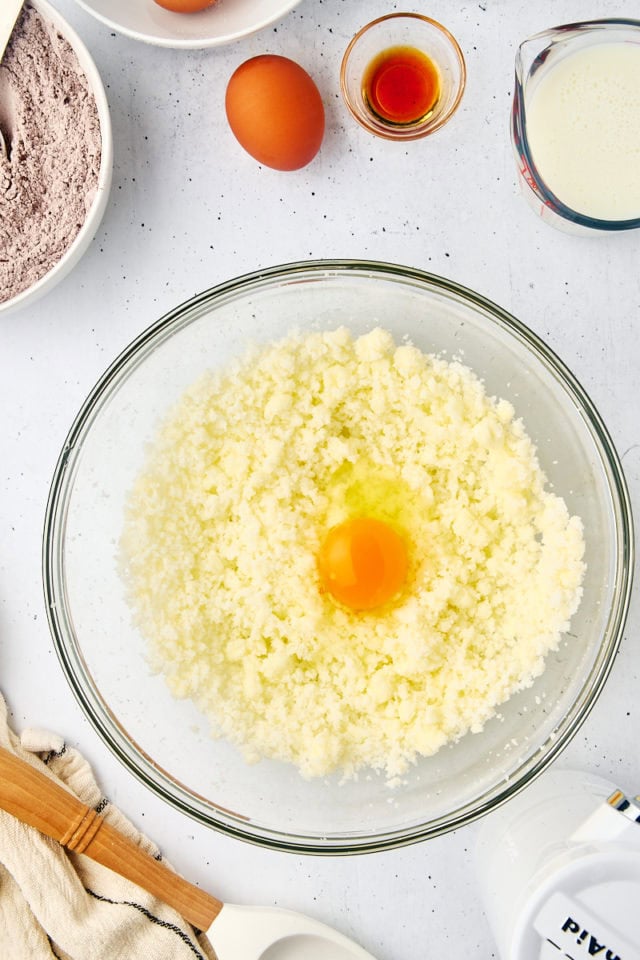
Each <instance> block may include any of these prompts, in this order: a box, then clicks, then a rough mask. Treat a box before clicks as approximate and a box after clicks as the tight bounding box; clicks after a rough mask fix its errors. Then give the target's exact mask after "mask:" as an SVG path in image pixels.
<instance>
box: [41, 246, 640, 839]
mask: <svg viewBox="0 0 640 960" xmlns="http://www.w3.org/2000/svg"><path fill="white" fill-rule="evenodd" d="M632 555H633V540H632V527H631V517H630V508H629V501H628V495H627V489H626V485H625V481H624V477H623V474H622V471H621V468H620V463H619V460H618V457H617V455H616V452H615V449H614V447H613V445H612V442H611V440H610V438H609V436H608V434H607V431H606V429H605V427H604V425H603V424H602V421H601V420H600V417H599V416H598V414H597V412H596V410H595V409H594V407H593V405H592V403H591V402H590V400H589V398H588V397H587V396H586V394H585V393H584V391H583V390H582V388H581V387H580V385H579V384H578V383H577V382H576V381H575V379H574V377H573V376H572V375H571V373H570V372H569V371H568V370H567V368H566V367H565V366H564V365H563V363H562V362H561V361H560V360H559V359H558V358H557V357H556V356H555V355H554V354H553V353H552V352H551V351H550V350H549V348H548V347H547V346H546V345H545V344H544V343H543V342H542V341H540V340H539V339H538V338H537V337H536V336H535V335H534V334H533V333H532V332H531V331H530V330H528V329H527V328H526V327H524V326H523V325H522V324H521V323H519V322H518V321H517V320H516V319H515V318H514V317H512V316H511V315H510V314H508V313H506V312H505V311H504V310H502V309H501V308H499V307H498V306H496V305H495V304H493V303H491V302H490V301H487V300H486V299H485V298H483V297H482V296H480V295H479V294H477V293H474V292H473V291H470V290H468V289H465V288H463V287H461V286H459V285H457V284H455V283H453V282H451V281H447V280H443V279H442V278H439V277H434V276H432V275H429V274H426V273H424V272H422V271H419V270H414V269H411V268H408V267H402V266H396V265H391V264H381V263H373V262H366V261H318V262H307V263H298V264H288V265H285V266H281V267H274V268H272V269H268V270H264V271H261V272H259V273H255V274H250V275H247V276H244V277H240V278H238V279H235V280H232V281H229V282H228V283H224V284H221V285H219V286H217V287H215V288H213V289H212V290H208V291H206V292H205V293H203V294H201V295H200V296H198V297H195V298H194V299H193V300H191V301H189V302H188V303H186V304H183V305H181V306H179V307H178V308H176V310H174V311H172V312H171V313H169V314H168V315H166V316H165V317H163V318H162V319H160V320H159V321H158V322H157V323H156V324H154V325H153V326H152V327H151V328H149V329H148V330H146V331H145V332H144V333H142V334H141V336H140V337H139V338H138V339H137V340H136V341H134V343H132V344H131V345H130V347H128V348H127V349H126V350H125V351H124V353H123V354H122V355H121V356H120V357H119V358H117V359H116V360H115V361H114V362H113V364H112V365H111V366H110V367H109V369H108V370H107V371H106V373H105V374H104V376H103V378H102V379H101V381H100V382H99V383H98V384H97V385H96V387H95V389H94V390H93V392H92V394H91V396H90V397H89V398H88V399H87V401H86V403H85V405H84V406H83V408H82V410H81V411H80V412H79V414H78V417H77V418H76V421H75V423H74V424H73V425H72V427H71V430H70V433H69V436H68V438H67V441H66V443H65V446H64V450H63V452H62V454H61V457H60V461H59V464H58V466H57V469H56V472H55V476H54V478H53V483H52V487H51V495H50V500H49V505H48V510H47V517H46V529H45V542H44V571H45V591H46V599H47V608H48V613H49V620H50V625H51V629H52V632H53V636H54V641H55V645H56V649H57V651H58V654H59V656H60V659H61V662H62V665H63V668H64V670H65V673H66V675H67V677H68V679H69V682H70V684H71V686H72V688H73V690H74V692H75V694H76V696H77V697H78V699H79V701H80V703H81V704H82V706H83V707H84V709H85V711H86V713H87V716H88V717H89V718H90V720H91V721H92V723H93V724H94V726H95V727H96V729H97V730H98V732H99V733H100V734H101V736H102V737H103V738H104V739H105V741H106V742H107V744H108V745H109V746H110V747H111V749H112V750H113V751H114V752H115V753H116V755H117V756H118V757H119V758H120V759H121V760H122V762H123V763H124V764H125V765H126V766H127V767H128V768H129V769H130V770H131V772H132V773H133V774H134V775H135V776H137V777H139V778H140V779H141V780H142V781H143V782H145V783H146V784H147V785H148V786H149V787H150V788H151V789H153V790H154V791H156V792H157V793H158V794H159V795H160V796H161V797H163V798H164V799H165V800H167V801H168V802H169V803H171V804H173V805H174V806H176V807H178V808H179V809H182V810H183V811H185V812H187V813H188V814H190V815H191V816H193V817H195V818H197V819H198V820H200V821H202V822H204V823H207V824H210V825H211V826H212V827H215V828H217V829H219V830H222V831H224V832H226V833H228V834H230V835H234V836H238V837H241V838H243V839H246V840H250V841H253V842H256V843H260V844H264V845H267V846H273V847H276V848H280V849H284V850H297V851H306V852H316V853H356V852H361V851H369V850H376V849H383V848H388V847H393V846H398V845H401V844H404V843H409V842H413V841H416V840H420V839H424V838H428V837H432V836H435V835H436V834H438V833H442V832H444V831H446V830H450V829H453V828H454V827H456V826H459V825H461V824H463V823H466V822H469V821H470V820H472V819H474V818H475V817H478V816H480V815H481V814H483V813H485V812H487V811H488V810H490V809H492V808H493V807H494V806H495V805H497V804H499V803H501V802H502V801H504V800H505V799H507V798H508V797H509V796H511V795H512V794H513V793H514V792H516V791H517V790H519V789H520V788H522V787H523V786H524V785H526V784H527V783H528V782H530V781H531V779H532V778H534V777H535V776H537V775H538V774H539V773H540V772H541V771H542V770H543V769H544V768H545V767H546V766H547V765H548V764H549V763H550V762H551V761H552V760H553V759H554V757H556V756H557V755H558V753H559V752H560V751H561V750H562V748H563V747H564V746H565V745H566V744H567V743H568V742H569V740H570V739H571V737H572V736H573V734H574V733H575V731H576V730H577V729H578V727H579V725H580V723H581V722H582V720H584V718H585V717H586V715H587V713H588V712H589V709H590V708H591V706H592V705H593V703H594V702H595V699H596V698H597V695H598V693H599V692H600V690H601V688H602V685H603V683H604V681H605V679H606V677H607V675H608V673H609V670H610V667H611V665H612V661H613V657H614V655H615V652H616V650H617V647H618V644H619V641H620V638H621V633H622V629H623V624H624V621H625V617H626V612H627V607H628V602H629V592H630V587H631V570H632V559H633V556H632ZM550 587H553V589H550ZM541 598H543V602H542V600H541ZM542 636H544V638H546V639H544V642H543V643H542V644H541V645H540V637H542ZM496 638H500V639H499V640H498V639H496Z"/></svg>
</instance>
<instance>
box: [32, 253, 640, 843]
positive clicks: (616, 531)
mask: <svg viewBox="0 0 640 960" xmlns="http://www.w3.org/2000/svg"><path fill="white" fill-rule="evenodd" d="M340 325H346V326H348V327H349V328H350V329H351V331H352V332H353V333H354V335H358V334H361V333H364V332H366V331H368V330H370V329H371V328H373V327H375V326H382V327H385V328H387V329H388V330H389V331H391V332H392V333H393V334H394V336H395V337H396V339H397V340H399V339H401V338H403V337H409V338H410V339H411V340H412V341H413V342H414V343H415V344H416V345H417V346H419V347H420V348H421V349H422V350H423V351H425V352H428V353H440V352H445V353H446V354H447V355H449V356H452V355H461V356H462V358H463V360H464V362H465V363H466V364H467V365H468V366H469V367H471V368H472V369H473V370H474V371H475V372H476V374H477V375H478V376H480V377H481V378H482V380H483V381H484V383H485V386H486V390H487V393H488V394H489V395H495V396H499V397H503V398H505V399H507V400H510V401H511V402H512V403H513V405H514V407H515V409H516V413H517V415H518V416H520V417H521V418H522V419H523V421H524V424H525V427H526V430H527V432H528V434H529V435H530V437H531V438H532V439H533V441H534V443H535V444H536V446H537V448H538V454H539V458H540V461H541V465H542V467H543V469H544V471H545V472H546V474H547V477H548V479H549V482H550V483H551V484H552V485H553V488H554V490H555V492H556V493H558V494H560V495H561V496H563V497H564V499H565V500H566V502H567V505H568V507H569V510H570V512H571V513H573V514H577V515H579V516H580V517H581V518H582V520H583V522H584V530H585V540H586V562H587V574H586V580H585V584H584V597H583V600H582V603H581V605H580V607H579V610H578V611H577V613H576V614H575V615H574V617H573V619H572V622H571V629H570V636H569V637H566V638H564V639H563V642H562V643H561V644H560V647H559V649H558V650H557V651H556V652H555V653H551V654H550V655H549V656H548V658H547V664H546V669H545V671H544V674H543V675H542V676H541V677H540V678H539V679H538V680H537V681H536V682H535V683H534V684H533V686H531V687H530V688H529V689H526V690H523V691H521V692H519V693H518V694H516V695H515V696H513V697H512V698H511V699H510V700H509V701H508V702H507V703H506V704H504V706H502V707H501V709H500V713H501V718H496V719H493V720H491V721H490V722H489V723H487V724H486V726H485V728H484V730H483V731H482V732H481V733H477V734H467V735H466V736H464V737H463V738H462V739H460V740H459V741H458V742H457V743H454V744H451V745H449V746H445V747H444V748H442V749H441V750H440V751H439V752H438V753H436V754H435V755H434V756H431V757H425V758H423V759H422V760H420V761H419V762H418V763H417V764H416V765H415V766H413V767H411V769H410V771H409V773H408V774H407V775H406V776H405V777H404V782H403V784H402V786H401V787H400V788H399V789H396V790H392V789H390V788H389V787H388V786H387V784H386V782H385V778H384V775H383V774H380V775H379V776H378V775H377V774H375V773H371V774H369V773H367V774H366V775H365V774H361V775H360V777H359V778H358V779H357V780H352V781H347V782H344V783H341V782H340V778H339V777H338V776H336V777H327V778H322V779H313V780H304V779H303V778H302V777H301V776H300V774H299V773H298V771H297V770H296V769H295V768H294V767H293V766H290V765H287V764H285V763H281V762H276V761H271V760H262V761H260V762H259V763H257V764H253V765H252V764H248V763H246V762H245V761H244V760H243V759H242V757H241V756H240V754H239V752H238V751H237V750H236V749H235V748H234V747H232V746H231V745H230V744H229V743H228V742H226V741H224V740H215V739H212V738H211V736H210V733H209V727H208V722H207V721H206V720H205V719H204V718H203V717H202V716H201V715H199V713H198V711H197V709H196V708H195V707H194V706H193V704H192V703H190V702H189V701H186V700H178V699H174V698H173V697H172V696H171V694H170V693H169V691H168V688H167V687H166V686H165V682H164V680H163V679H162V677H161V676H158V675H155V674H154V673H152V672H151V670H150V669H149V667H148V665H147V659H146V655H145V643H144V641H143V638H142V637H141V635H140V634H139V633H138V631H137V630H136V629H135V627H134V626H133V624H132V618H131V614H130V610H129V607H128V604H127V599H126V584H125V583H124V582H123V579H122V577H121V575H120V572H119V569H118V558H117V552H118V538H119V534H120V530H121V528H122V520H123V509H124V505H125V502H126V499H127V496H128V491H129V490H130V488H131V486H132V482H133V480H134V478H135V476H136V475H137V473H138V471H139V470H140V468H141V466H142V463H143V457H144V454H145V445H146V443H147V442H148V441H149V440H150V439H151V438H152V437H153V435H154V433H155V431H156V428H157V427H158V425H159V423H160V421H161V420H162V419H163V417H164V416H165V414H166V413H167V411H168V409H169V408H170V407H171V405H172V404H173V403H174V401H175V400H176V399H177V398H178V397H179V396H180V395H181V394H182V392H183V390H184V389H185V388H186V387H187V386H189V385H191V383H192V382H193V381H194V380H196V379H197V378H198V376H199V375H200V374H201V373H202V372H203V371H204V370H205V369H208V368H209V369H218V368H222V367H225V366H226V365H227V364H228V363H229V362H230V361H231V360H232V359H233V358H235V357H237V356H238V355H242V354H244V352H245V350H246V347H247V344H248V343H249V342H253V343H266V342H270V341H273V340H276V339H279V338H281V337H282V336H285V335H287V334H288V333H290V332H291V330H292V329H303V330H309V331H311V330H317V329H333V328H335V327H336V326H340ZM632 554H633V539H632V524H631V514H630V506H629V498H628V493H627V489H626V485H625V481H624V477H623V474H622V471H621V467H620V463H619V460H618V457H617V455H616V452H615V450H614V448H613V445H612V443H611V440H610V439H609V436H608V434H607V431H606V429H605V427H604V425H603V424H602V421H601V420H600V417H599V416H598V413H597V411H596V410H595V409H594V407H593V405H592V403H591V402H590V400H589V398H588V397H587V396H586V394H585V393H584V391H583V390H582V388H581V387H580V385H579V384H578V383H577V382H576V380H575V379H574V377H573V376H572V374H571V373H570V372H569V371H568V370H567V368H566V367H565V366H564V365H563V364H562V363H561V361H560V360H559V359H558V358H557V357H556V356H555V355H554V354H553V353H552V351H551V350H550V349H549V348H548V347H547V346H546V345H545V344H544V343H543V342H542V341H540V340H539V339H538V338H537V337H536V336H535V335H534V334H533V333H531V331H529V330H528V329H527V328H526V327H524V326H523V325H522V324H521V323H519V322H518V321H517V320H516V319H514V318H513V317H512V316H510V315H509V314H508V313H506V312H505V311H504V310H502V309H500V308H499V307H497V306H495V305H494V304H493V303H490V302H489V301H487V300H486V299H484V298H483V297H481V296H480V295H479V294H476V293H473V292H472V291H470V290H467V289H464V288H463V287H460V286H459V285H457V284H455V283H453V282H451V281H449V280H444V279H441V278H439V277H434V276H431V275H429V274H426V273H423V272H421V271H419V270H413V269H409V268H407V267H400V266H395V265H391V264H383V263H370V262H358V261H320V262H307V263H295V264H289V265H285V266H280V267H273V268H271V269H267V270H264V271H260V272H257V273H252V274H249V275H247V276H243V277H240V278H239V279H235V280H231V281H229V282H227V283H223V284H220V285H219V286H217V287H214V288H213V289H212V290H208V291H206V292H205V293H203V294H201V295H200V296H197V297H195V298H194V299H193V300H190V301H189V302H188V303H185V304H183V305H181V306H179V307H178V308H177V309H175V310H173V311H172V312H171V313H169V314H167V315H166V316H165V317H163V318H162V319H160V320H159V321H158V322H157V323H155V324H154V325H153V326H151V327H150V328H149V329H148V330H146V331H145V332H144V333H142V334H141V335H140V336H139V337H138V339H137V340H135V341H134V342H133V343H132V344H131V345H130V346H129V347H128V348H127V349H126V350H125V351H124V352H123V353H122V354H121V355H120V356H119V357H118V358H117V359H116V360H115V361H114V363H113V364H112V365H111V366H110V367H109V369H108V370H107V371H106V373H105V374H104V376H103V377H102V379H101V380H100V382H99V383H98V384H97V385H96V387H95V388H94V390H93V391H92V393H91V395H90V396H89V397H88V399H87V401H86V402H85V404H84V406H83V408H82V409H81V411H80V413H79V414H78V416H77V418H76V420H75V423H74V424H73V426H72V428H71V431H70V433H69V435H68V437H67V440H66V442H65V445H64V449H63V451H62V453H61V456H60V459H59V462H58V464H57V468H56V471H55V475H54V478H53V483H52V488H51V493H50V499H49V503H48V509H47V516H46V526H45V537H44V578H45V593H46V603H47V610H48V616H49V621H50V625H51V629H52V632H53V636H54V641H55V645H56V648H57V652H58V654H59V657H60V660H61V662H62V666H63V668H64V671H65V673H66V675H67V678H68V680H69V682H70V684H71V687H72V689H73V691H74V693H75V695H76V697H77V698H78V700H79V702H80V704H81V705H82V707H83V708H84V710H85V712H86V714H87V716H88V717H89V719H90V720H91V722H92V723H93V725H94V726H95V728H96V730H97V731H98V733H99V734H100V735H101V736H102V737H103V739H104V740H105V742H106V743H107V745H108V746H109V747H110V748H111V750H112V751H113V752H114V753H115V754H116V755H117V756H118V758H119V759H120V760H121V761H122V762H123V763H124V764H125V766H126V767H127V768H128V769H129V770H130V771H131V772H132V773H133V774H135V775H136V776H137V777H138V778H139V779H140V780H141V781H142V782H144V783H145V784H147V786H149V787H150V788H151V789H152V790H153V791H155V792H156V793H157V794H158V795H159V796H160V797H162V798H163V799H164V800H166V801H168V802H169V803H171V804H173V805H174V806H175V807H176V808H178V809H180V810H182V811H184V812H185V813H187V814H189V815H190V816H192V817H194V818H196V819H197V820H199V821H201V822H203V823H205V824H209V825H210V826H212V827H215V828H217V829H219V830H221V831H223V832H224V833H227V834H229V835H232V836H236V837H240V838H243V839H245V840H249V841H253V842H256V843H259V844H263V845H265V846H270V847H275V848H279V849H284V850H292V851H300V852H307V853H321V854H329V853H358V852H365V851H372V850H379V849H384V848H390V847H394V846H399V845H401V844H406V843H410V842H413V841H417V840H422V839H424V838H428V837H433V836H435V835H437V834H440V833H443V832H445V831H447V830H452V829H454V828H456V827H459V826H461V825H463V824H465V823H468V822H469V821H471V820H472V819H474V818H476V817H478V816H480V815H482V814H484V813H486V812H487V811H489V810H490V809H492V808H493V807H495V806H496V805H497V804H500V803H502V802H503V801H505V800H506V799H508V798H509V797H510V796H512V795H513V794H514V793H516V792H517V791H518V790H519V789H521V788H522V787H523V786H525V785H526V784H527V783H529V782H530V781H531V780H532V779H533V778H535V777H536V776H537V775H538V774H540V772H541V771H542V770H543V769H544V768H545V767H546V766H547V765H548V764H549V763H550V762H551V761H552V760H553V759H554V758H555V757H556V756H557V755H558V754H559V752H560V751H561V750H562V749H563V747H565V746H566V744H567V743H568V742H569V740H570V739H571V738H572V736H573V735H574V734H575V733H576V730H577V729H578V728H579V726H580V724H581V723H582V721H583V720H584V719H585V717H586V716H587V714H588V712H589V710H590V708H591V707H592V706H593V704H594V701H595V700H596V698H597V696H598V694H599V692H600V690H601V689H602V686H603V684H604V682H605V680H606V677H607V675H608V673H609V670H610V668H611V665H612V663H613V659H614V656H615V653H616V650H617V648H618V645H619V642H620V639H621V635H622V630H623V626H624V621H625V617H626V613H627V607H628V602H629V594H630V589H631V579H632V560H633V556H632Z"/></svg>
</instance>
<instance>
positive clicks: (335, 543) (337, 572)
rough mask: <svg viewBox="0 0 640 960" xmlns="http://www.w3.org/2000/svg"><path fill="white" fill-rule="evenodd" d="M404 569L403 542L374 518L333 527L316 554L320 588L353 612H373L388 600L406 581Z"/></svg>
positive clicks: (354, 520) (380, 521) (396, 534)
mask: <svg viewBox="0 0 640 960" xmlns="http://www.w3.org/2000/svg"><path fill="white" fill-rule="evenodd" d="M407 566H408V560H407V548H406V544H405V542H404V540H403V538H402V537H401V536H400V534H399V533H397V532H396V531H395V530H394V529H393V528H392V527H390V526H389V524H387V523H385V522H384V521H383V520H376V519H374V518H373V517H354V518H352V519H350V520H345V521H344V522H343V523H340V524H338V525H337V526H336V527H332V528H331V529H330V530H329V532H328V534H327V536H326V538H325V540H324V542H323V544H322V546H321V547H320V552H319V554H318V569H319V572H320V579H321V581H322V585H323V587H324V588H325V589H326V590H327V591H328V592H329V593H330V594H331V596H332V597H333V598H334V599H335V600H337V601H338V603H341V604H344V605H345V606H346V607H350V608H351V609H352V610H372V609H373V608H374V607H379V606H380V605H381V604H383V603H386V602H387V601H388V600H391V598H392V597H394V596H395V594H396V593H398V591H399V590H400V589H401V587H402V586H403V584H404V582H405V580H406V576H407Z"/></svg>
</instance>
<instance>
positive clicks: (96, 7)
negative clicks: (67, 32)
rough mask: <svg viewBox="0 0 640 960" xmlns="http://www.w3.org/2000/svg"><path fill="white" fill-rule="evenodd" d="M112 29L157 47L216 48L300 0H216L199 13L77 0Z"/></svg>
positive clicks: (144, 1)
mask: <svg viewBox="0 0 640 960" xmlns="http://www.w3.org/2000/svg"><path fill="white" fill-rule="evenodd" d="M77 2H78V3H79V4H80V6H81V7H82V8H83V9H84V10H86V11H87V13H91V14H93V16H94V17H96V18H97V19H98V20H101V21H102V23H105V24H106V25H107V26H108V27H111V28H112V29H113V30H117V31H119V32H120V33H124V34H126V36H128V37H132V38H133V39H134V40H142V41H143V42H144V43H153V44H156V45H157V46H160V47H178V48H183V49H186V48H204V47H218V46H221V45H222V44H225V43H231V42H232V41H234V40H240V39H241V38H242V37H246V36H249V35H250V34H252V33H257V32H258V31H259V30H262V29H263V28H264V27H268V26H269V24H271V23H275V22H276V21H277V20H280V19H281V18H282V17H284V16H285V15H286V14H287V13H289V11H290V10H293V8H294V7H295V6H296V5H297V4H298V3H299V0H260V2H256V0H218V2H217V3H215V4H214V5H213V6H212V7H209V8H208V9H206V10H201V11H200V12H199V13H172V12H171V11H170V10H164V9H163V8H162V7H160V6H158V4H157V3H154V0H77Z"/></svg>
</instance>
